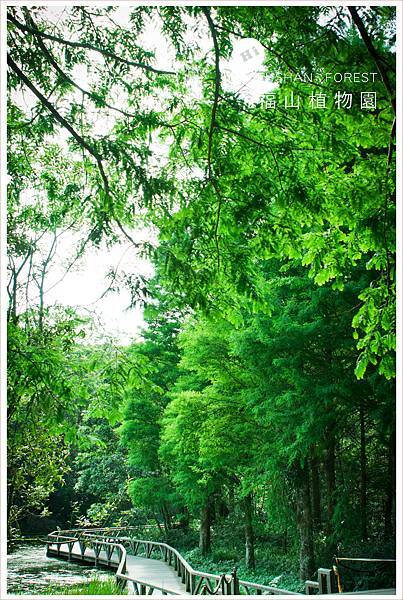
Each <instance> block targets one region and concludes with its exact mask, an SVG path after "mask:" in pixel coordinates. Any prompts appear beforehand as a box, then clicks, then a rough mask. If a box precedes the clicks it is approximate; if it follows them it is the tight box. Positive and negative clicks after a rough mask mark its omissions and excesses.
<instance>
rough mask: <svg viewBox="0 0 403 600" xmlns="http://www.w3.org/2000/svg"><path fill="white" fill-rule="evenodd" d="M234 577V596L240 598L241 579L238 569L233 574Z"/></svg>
mask: <svg viewBox="0 0 403 600" xmlns="http://www.w3.org/2000/svg"><path fill="white" fill-rule="evenodd" d="M231 577H232V594H233V595H234V596H239V579H238V574H237V572H236V568H235V569H234V570H233V571H232V573H231Z"/></svg>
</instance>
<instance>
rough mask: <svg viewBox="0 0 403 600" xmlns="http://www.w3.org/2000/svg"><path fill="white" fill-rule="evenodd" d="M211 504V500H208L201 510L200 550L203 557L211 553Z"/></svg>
mask: <svg viewBox="0 0 403 600" xmlns="http://www.w3.org/2000/svg"><path fill="white" fill-rule="evenodd" d="M210 526H211V502H210V498H206V501H205V504H204V506H203V508H202V509H201V515H200V537H199V548H200V552H201V553H202V555H203V556H205V555H206V554H208V553H209V552H210V546H211V532H210Z"/></svg>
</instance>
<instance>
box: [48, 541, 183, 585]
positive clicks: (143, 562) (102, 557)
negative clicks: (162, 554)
mask: <svg viewBox="0 0 403 600" xmlns="http://www.w3.org/2000/svg"><path fill="white" fill-rule="evenodd" d="M49 550H50V552H49V553H48V556H49V557H50V558H52V557H54V558H65V559H69V553H68V552H67V551H65V550H60V551H59V554H57V553H56V552H53V551H52V549H51V548H50V549H49ZM71 558H72V560H76V561H78V562H83V558H82V555H81V551H80V545H79V543H78V542H75V543H74V545H73V548H72V553H71ZM84 561H85V562H88V563H90V564H95V562H97V563H98V564H99V565H100V566H104V567H107V566H108V565H109V566H111V567H113V569H114V570H116V568H117V566H118V564H119V557H118V555H117V553H116V552H113V553H112V554H111V556H110V558H109V560H108V557H107V554H106V552H105V551H104V550H101V552H100V553H99V556H98V558H97V560H96V557H95V552H94V551H93V550H91V548H86V550H85V555H84ZM126 574H127V575H129V576H130V577H133V579H136V580H137V581H143V582H144V583H146V584H147V585H149V586H152V587H153V586H154V585H155V586H156V587H157V588H158V587H159V588H161V587H163V588H165V589H167V590H171V591H172V592H173V594H167V595H174V594H178V595H179V594H180V595H181V596H189V595H190V594H189V593H188V592H186V589H185V585H184V584H183V583H182V580H181V579H180V578H179V577H178V575H177V574H176V571H174V569H173V568H172V567H170V566H169V565H167V564H166V563H165V562H163V561H161V560H156V559H154V558H144V557H143V556H132V555H130V554H127V558H126ZM131 592H132V590H131V589H130V585H129V593H131ZM153 595H156V596H160V595H161V592H160V591H159V590H158V589H155V590H154V591H153Z"/></svg>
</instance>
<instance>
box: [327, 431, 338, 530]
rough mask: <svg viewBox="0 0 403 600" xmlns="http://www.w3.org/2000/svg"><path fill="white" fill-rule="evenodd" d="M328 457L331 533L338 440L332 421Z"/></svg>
mask: <svg viewBox="0 0 403 600" xmlns="http://www.w3.org/2000/svg"><path fill="white" fill-rule="evenodd" d="M326 440H327V447H326V457H325V475H326V495H327V523H326V533H327V535H331V534H332V532H333V514H334V493H335V488H336V469H335V465H336V441H335V423H334V422H333V423H331V424H330V426H329V427H328V428H327V430H326Z"/></svg>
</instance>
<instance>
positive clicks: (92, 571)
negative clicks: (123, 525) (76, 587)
mask: <svg viewBox="0 0 403 600" xmlns="http://www.w3.org/2000/svg"><path fill="white" fill-rule="evenodd" d="M7 567H8V569H7V571H8V578H7V591H8V593H9V594H41V593H43V592H44V591H46V589H47V588H48V587H49V585H70V584H76V583H83V582H85V581H88V580H90V579H94V578H97V579H109V578H110V577H111V575H110V573H107V572H106V571H100V570H99V569H96V568H94V567H82V566H80V565H79V564H77V563H72V562H67V561H64V560H58V559H56V558H48V557H47V556H46V547H45V544H21V545H19V546H18V547H17V548H15V550H13V551H12V552H11V553H10V554H8V555H7Z"/></svg>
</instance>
